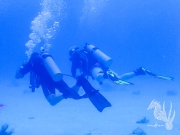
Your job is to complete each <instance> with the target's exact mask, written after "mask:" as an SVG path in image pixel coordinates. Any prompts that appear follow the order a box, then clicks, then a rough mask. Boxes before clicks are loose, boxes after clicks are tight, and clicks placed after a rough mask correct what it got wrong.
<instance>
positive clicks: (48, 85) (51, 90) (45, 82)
mask: <svg viewBox="0 0 180 135" xmlns="http://www.w3.org/2000/svg"><path fill="white" fill-rule="evenodd" d="M32 71H33V73H34V74H36V75H37V76H39V83H40V85H41V87H42V90H43V93H44V95H45V97H46V99H47V101H48V102H49V103H50V104H51V105H56V104H57V103H58V102H60V101H61V100H63V99H64V98H65V99H66V98H70V97H71V98H74V99H79V98H80V96H78V94H77V93H75V91H73V90H72V89H71V88H70V87H69V86H68V85H67V84H66V83H65V82H64V81H63V80H60V81H58V82H55V81H54V80H53V79H52V78H51V76H50V74H49V73H48V71H47V70H46V68H45V66H44V64H43V61H42V59H41V58H40V55H39V54H38V53H33V54H32V55H31V57H30V59H29V61H27V62H26V63H24V64H23V65H22V66H21V68H20V69H19V70H18V71H17V72H16V76H15V77H16V79H19V78H22V77H23V76H24V75H25V74H27V73H29V72H32ZM56 88H57V89H58V90H59V92H61V93H63V95H57V94H55V89H56Z"/></svg>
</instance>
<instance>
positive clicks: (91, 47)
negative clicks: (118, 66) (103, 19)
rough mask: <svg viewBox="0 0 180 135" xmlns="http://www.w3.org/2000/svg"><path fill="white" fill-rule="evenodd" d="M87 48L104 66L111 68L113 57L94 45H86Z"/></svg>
mask: <svg viewBox="0 0 180 135" xmlns="http://www.w3.org/2000/svg"><path fill="white" fill-rule="evenodd" d="M85 49H86V51H87V52H88V53H92V56H93V57H94V58H95V59H96V60H97V61H98V62H99V63H100V64H102V65H103V66H105V67H107V68H109V66H110V65H111V64H112V59H111V58H110V57H109V56H107V55H106V54H105V53H103V52H102V51H101V50H99V49H98V48H96V47H95V46H94V45H86V48H85Z"/></svg>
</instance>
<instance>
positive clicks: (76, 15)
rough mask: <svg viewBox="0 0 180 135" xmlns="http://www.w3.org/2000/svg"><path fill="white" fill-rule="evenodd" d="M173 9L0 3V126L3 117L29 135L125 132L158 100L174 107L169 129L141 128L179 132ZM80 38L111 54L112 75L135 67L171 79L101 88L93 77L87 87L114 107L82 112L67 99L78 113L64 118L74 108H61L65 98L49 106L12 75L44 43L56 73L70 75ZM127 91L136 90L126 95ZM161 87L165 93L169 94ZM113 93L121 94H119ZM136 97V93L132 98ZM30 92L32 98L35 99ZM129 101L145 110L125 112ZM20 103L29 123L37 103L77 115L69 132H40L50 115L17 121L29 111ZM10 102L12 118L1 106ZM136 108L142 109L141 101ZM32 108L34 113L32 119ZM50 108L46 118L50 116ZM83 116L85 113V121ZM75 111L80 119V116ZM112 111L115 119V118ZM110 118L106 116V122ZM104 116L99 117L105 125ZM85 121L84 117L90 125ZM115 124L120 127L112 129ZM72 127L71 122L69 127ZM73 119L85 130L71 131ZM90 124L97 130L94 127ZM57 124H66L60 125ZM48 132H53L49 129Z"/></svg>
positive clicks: (137, 1) (55, 0)
mask: <svg viewBox="0 0 180 135" xmlns="http://www.w3.org/2000/svg"><path fill="white" fill-rule="evenodd" d="M179 7H180V1H179V0H166V1H162V0H146V1H144V0H134V1H132V0H31V1H30V0H0V46H1V49H0V54H1V55H0V62H1V64H0V85H1V90H0V92H1V93H0V104H5V105H6V107H5V108H3V109H2V110H0V124H3V123H6V122H7V124H10V128H14V134H15V135H16V134H17V135H20V134H24V135H25V134H27V135H28V133H27V132H29V133H30V131H32V129H36V130H38V131H37V132H36V131H34V132H32V133H31V135H37V134H43V135H76V134H77V135H110V134H114V135H125V134H126V135H128V134H129V133H131V132H132V131H133V130H134V129H136V127H141V126H139V125H136V123H135V121H133V122H134V126H133V127H131V126H130V125H131V122H132V121H131V119H133V118H135V119H136V120H138V119H139V118H141V117H144V116H146V111H147V107H148V106H149V104H150V102H151V101H152V100H153V99H157V100H158V101H161V103H163V102H164V101H166V102H167V105H168V106H169V105H170V101H172V103H173V109H174V110H176V116H175V118H174V122H175V124H174V128H173V129H172V130H171V131H168V130H166V129H165V128H162V127H159V128H151V127H148V126H147V125H146V126H144V125H143V127H142V129H147V128H148V129H147V130H145V131H146V132H147V134H148V135H155V134H156V135H160V134H167V135H170V134H171V135H172V134H173V135H178V134H180V122H179V118H180V116H179V115H180V104H179V103H180V102H179V101H180V95H179V90H180V85H179V84H180V77H179V74H180V62H179V60H180V59H179V58H180V14H179V13H180V8H179ZM85 43H89V44H93V45H95V46H96V47H98V48H99V49H100V50H101V51H103V52H104V53H106V54H107V55H108V56H110V57H111V58H112V59H113V64H112V65H111V69H113V70H114V71H115V72H117V73H118V74H119V75H121V74H123V73H126V72H130V71H133V70H135V69H137V68H138V67H141V66H142V67H145V68H147V69H149V70H150V71H152V72H154V73H158V74H160V75H167V76H171V77H174V78H175V80H174V81H173V82H171V81H164V80H163V81H162V80H159V79H156V78H148V77H137V78H135V79H132V80H130V82H134V83H135V84H136V83H137V85H136V86H133V87H132V86H131V87H129V86H127V87H126V86H117V85H114V84H111V83H110V82H107V83H106V84H105V85H104V86H100V85H99V84H98V83H96V82H94V81H92V84H93V86H95V87H96V88H98V89H100V90H101V91H102V92H104V94H105V95H106V97H107V98H108V99H110V100H111V101H112V103H114V106H115V107H114V108H113V107H112V108H113V109H111V111H110V112H109V113H108V112H105V113H104V112H103V113H104V114H105V117H103V113H102V114H99V113H98V112H96V110H95V109H94V110H93V111H94V112H96V113H95V114H93V113H92V114H91V113H90V114H88V110H81V111H80V109H79V110H78V107H79V104H78V103H77V102H76V103H74V104H75V105H74V104H73V103H72V102H73V100H70V101H68V103H67V104H68V105H70V106H71V105H72V104H73V105H74V106H75V107H76V108H77V110H78V111H75V112H78V113H76V114H74V116H72V115H73V114H72V115H71V116H72V117H69V113H67V114H66V113H65V112H71V111H72V112H73V111H74V109H75V108H71V107H69V108H67V104H66V103H65V102H64V103H59V104H60V106H58V105H59V104H58V105H57V106H56V107H51V106H50V105H49V104H48V102H47V101H46V100H45V98H44V97H43V94H42V93H41V92H40V91H41V88H39V90H37V91H38V92H37V93H36V92H35V93H31V92H27V91H28V90H29V88H28V85H29V76H28V75H27V76H26V77H25V78H24V79H21V80H15V77H14V76H15V72H16V70H17V69H18V68H19V67H20V65H21V64H22V63H23V61H25V60H27V59H28V54H29V53H31V52H32V51H40V47H41V46H45V47H46V48H47V49H48V50H49V53H50V54H52V56H53V57H54V59H55V61H56V63H57V65H58V66H59V67H60V69H61V71H62V72H63V73H65V74H70V66H71V63H70V61H69V53H68V51H69V48H70V47H71V46H74V45H76V46H79V47H83V46H84V45H85ZM65 81H66V82H67V83H68V84H69V85H72V84H75V80H73V79H72V78H70V77H65ZM29 91H30V90H29ZM133 91H134V92H135V93H136V94H133V93H134V92H133ZM118 92H120V93H118ZM139 92H140V95H139ZM168 92H169V93H171V94H168ZM17 93H18V94H17ZM36 94H37V95H36ZM118 94H120V96H119V97H118ZM7 95H8V96H7ZM39 96H41V98H42V101H41V98H40V99H38V98H39ZM134 96H135V97H134ZM137 96H139V97H138V98H137ZM30 97H31V98H32V97H34V98H35V99H36V100H34V99H31V98H30ZM123 99H124V101H123ZM128 99H129V100H128ZM131 99H132V100H131ZM146 99H147V101H146ZM24 100H25V101H26V102H25V101H24ZM134 101H137V103H142V102H143V105H142V107H145V106H146V107H145V108H143V109H142V110H144V112H142V111H140V112H138V114H139V115H138V116H137V115H135V114H134V115H133V112H131V111H132V110H135V108H136V107H137V105H136V106H135V104H134V105H133V103H134ZM13 102H15V104H14V103H13ZM24 102H25V103H27V104H28V105H29V106H32V104H33V105H34V107H35V108H33V107H32V110H33V113H32V115H33V116H29V115H27V118H29V119H30V120H31V118H32V117H33V119H34V118H37V117H38V116H41V115H40V114H41V113H42V114H43V112H41V111H40V110H41V107H42V106H41V103H43V105H44V106H43V107H46V109H48V111H49V110H50V112H49V114H47V115H48V116H49V117H51V116H52V117H53V115H55V114H56V113H55V112H56V111H57V110H56V109H59V110H60V111H61V113H62V112H63V107H65V108H64V112H63V114H62V115H64V117H65V118H66V120H67V121H70V119H71V120H72V119H74V118H75V117H78V118H79V119H78V120H77V119H76V120H75V121H76V122H77V123H76V122H74V123H70V124H71V128H69V129H68V124H67V123H66V124H67V125H66V124H65V125H66V128H67V131H68V132H66V130H63V129H61V132H58V130H56V129H57V128H56V129H54V128H53V129H52V131H51V130H50V129H48V128H47V127H49V126H47V127H46V128H47V130H48V132H47V131H46V132H45V131H42V130H41V128H40V127H41V126H42V124H43V123H48V122H50V123H52V124H55V125H56V122H57V119H56V120H54V119H55V118H54V117H53V120H54V121H53V120H52V121H48V122H47V121H45V120H44V121H43V120H42V119H43V118H44V117H46V115H45V116H43V117H42V119H41V120H39V121H38V122H40V121H42V123H41V124H40V123H39V126H37V125H36V126H34V127H33V122H32V120H31V123H28V122H25V124H23V122H22V121H18V119H19V118H21V116H20V114H19V113H18V112H20V113H22V115H23V112H28V111H29V110H31V108H28V105H21V104H22V103H24ZM122 102H125V103H127V102H129V103H127V104H125V103H124V104H123V107H124V108H118V105H117V104H120V103H122ZM71 103H72V104H71ZM131 103H132V104H131ZM8 104H9V105H8ZM86 104H87V103H86V102H85V103H82V102H80V105H83V108H86ZM116 105H117V106H116ZM22 106H23V107H24V106H26V107H27V108H28V109H27V108H25V110H23V108H21V107H22ZM89 106H91V105H89ZM130 106H131V107H130ZM11 107H12V108H13V109H12V110H14V111H17V112H14V114H18V117H16V116H14V117H13V118H12V119H10V117H12V114H11V113H10V112H12V111H8V108H11ZM19 107H20V108H19ZM121 107H122V106H121ZM126 107H127V108H126ZM138 107H141V104H139V105H138ZM130 108H131V109H132V110H131V109H130ZM46 109H45V110H46ZM51 109H52V110H51ZM71 109H72V110H71ZM108 109H110V108H108ZM108 109H107V110H108ZM10 110H11V109H10ZM19 110H21V111H19ZM36 110H38V113H37V112H36ZM75 110H76V109H75ZM122 110H123V113H122ZM130 110H131V111H130ZM48 111H46V113H47V112H48ZM51 111H52V112H51ZM105 111H106V110H105ZM75 112H74V113H75ZM117 112H118V113H117ZM36 113H37V115H38V114H39V115H38V116H36ZM52 113H53V115H51V114H52ZM85 114H87V117H89V119H88V120H87V119H86V115H85ZM1 115H2V116H1ZM91 115H92V117H91ZM127 115H128V120H127V121H126V120H124V118H126V116H127ZM148 115H152V119H153V111H151V112H149V111H148ZM4 116H5V117H4ZM81 116H82V118H83V119H80V117H81ZM116 116H118V118H119V119H118V120H117V119H116ZM119 116H122V117H124V118H122V117H119ZM25 117H26V116H25ZM108 117H109V118H108ZM68 118H69V119H68ZM90 118H93V119H98V118H101V120H99V121H98V122H97V123H93V120H91V119H90ZM110 118H113V120H111V119H110ZM121 118H122V119H121ZM147 118H148V117H147ZM37 119H38V118H37ZM104 119H108V120H109V121H111V122H110V125H111V126H110V127H111V128H110V129H108V125H106V126H103V125H101V124H102V123H103V120H104ZM66 120H64V122H66ZM83 120H84V121H86V122H84V121H83ZM108 120H106V121H105V122H108ZM15 121H16V122H15ZM59 121H60V120H59ZM87 121H91V123H88V122H87ZM18 123H19V124H20V125H18ZM50 123H48V124H50ZM120 123H121V127H118V125H120ZM122 123H124V124H122ZM28 124H29V125H30V126H31V127H32V128H31V129H29V128H28V126H27V127H26V126H25V128H23V126H24V125H28ZM52 124H50V125H52ZM73 124H74V126H75V127H73V128H72V126H73ZM78 124H79V125H84V124H87V125H88V124H89V125H90V126H89V127H90V129H88V128H87V127H83V128H84V129H87V130H83V129H81V128H80V127H78V128H76V126H77V125H78ZM96 124H97V127H96V128H95V127H93V126H95V125H96ZM113 124H114V126H113ZM154 124H155V122H154ZM100 125H101V126H100ZM128 125H129V126H128ZM0 126H1V125H0ZM19 127H21V129H20V128H19ZM60 127H61V126H60ZM98 127H100V128H98ZM113 127H114V128H115V129H113ZM128 127H129V128H128ZM63 128H64V129H65V126H64V127H63ZM16 129H17V130H16ZM23 129H24V130H23ZM98 129H101V130H98ZM107 129H108V132H107ZM123 129H124V130H123ZM125 129H127V130H125ZM160 129H162V130H160ZM77 130H78V131H80V130H82V132H79V133H78V131H77ZM26 131H27V132H26ZM40 131H42V132H40ZM54 131H56V132H55V133H54ZM96 131H97V132H96ZM75 132H76V133H75ZM148 132H149V133H148ZM154 133H155V134H154Z"/></svg>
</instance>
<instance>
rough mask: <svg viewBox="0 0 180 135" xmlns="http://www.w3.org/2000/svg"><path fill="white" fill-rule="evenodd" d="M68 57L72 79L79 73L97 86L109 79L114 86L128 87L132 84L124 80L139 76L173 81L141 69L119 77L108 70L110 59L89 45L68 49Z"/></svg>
mask: <svg viewBox="0 0 180 135" xmlns="http://www.w3.org/2000/svg"><path fill="white" fill-rule="evenodd" d="M69 55H70V59H69V60H70V61H71V62H72V65H71V74H72V76H73V77H74V78H76V76H77V71H79V74H81V75H84V76H85V77H88V76H91V77H92V78H93V79H95V80H96V81H98V82H99V84H102V82H103V80H104V79H109V80H111V81H112V82H113V83H115V84H120V85H129V84H133V83H130V82H127V81H126V80H129V79H131V78H133V77H136V76H139V75H148V76H152V77H155V78H160V79H164V80H173V79H174V78H173V77H168V76H162V75H158V74H154V73H152V72H150V71H149V70H147V69H145V68H143V67H140V68H138V69H136V70H135V71H132V72H128V73H124V74H122V75H121V76H119V75H118V74H117V73H115V72H114V71H112V70H111V69H110V68H109V66H110V65H111V63H112V60H111V58H109V57H108V56H107V55H106V54H104V53H103V52H102V51H100V50H99V49H98V48H97V47H95V46H94V45H91V44H86V45H85V47H84V48H82V49H80V48H79V47H77V46H72V47H71V48H70V49H69Z"/></svg>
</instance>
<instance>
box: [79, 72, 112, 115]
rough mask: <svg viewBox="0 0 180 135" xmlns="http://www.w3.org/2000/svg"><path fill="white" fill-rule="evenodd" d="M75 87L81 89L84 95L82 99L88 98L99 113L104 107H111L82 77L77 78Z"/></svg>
mask: <svg viewBox="0 0 180 135" xmlns="http://www.w3.org/2000/svg"><path fill="white" fill-rule="evenodd" d="M76 85H77V86H82V87H83V89H84V91H85V95H83V96H82V98H89V100H90V101H91V103H92V104H93V105H94V106H95V107H96V109H97V110H98V111H99V112H102V111H103V110H104V108H106V107H111V104H110V103H109V101H108V100H107V99H106V98H105V97H104V96H103V95H102V94H101V93H99V91H98V90H95V89H94V88H93V86H92V85H91V84H90V83H89V81H88V80H87V79H86V78H85V77H84V76H83V75H81V76H79V77H78V79H77V83H76Z"/></svg>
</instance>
